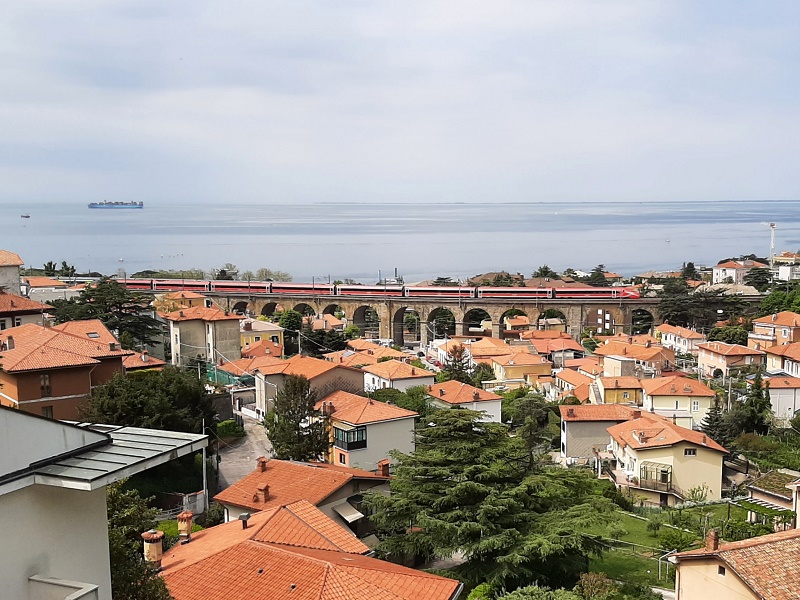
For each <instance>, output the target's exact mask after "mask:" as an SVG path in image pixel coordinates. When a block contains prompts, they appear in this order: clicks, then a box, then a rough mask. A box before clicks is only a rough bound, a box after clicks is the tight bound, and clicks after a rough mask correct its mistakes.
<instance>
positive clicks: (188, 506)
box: [156, 490, 206, 521]
mask: <svg viewBox="0 0 800 600" xmlns="http://www.w3.org/2000/svg"><path fill="white" fill-rule="evenodd" d="M175 496H179V497H180V500H179V502H180V504H178V505H177V506H173V507H172V508H168V509H166V510H162V511H161V512H159V513H158V514H157V515H156V519H157V520H159V521H167V520H171V519H174V518H175V517H177V516H178V515H179V514H180V513H182V512H183V511H185V510H188V511H191V512H193V513H194V514H196V515H198V514H200V513H202V512H205V510H206V504H205V503H206V493H205V492H204V491H202V490H201V491H199V492H194V493H191V494H175Z"/></svg>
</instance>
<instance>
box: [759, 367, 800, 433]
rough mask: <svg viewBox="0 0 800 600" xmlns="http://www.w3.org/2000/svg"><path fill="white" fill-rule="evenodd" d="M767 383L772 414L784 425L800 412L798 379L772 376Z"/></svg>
mask: <svg viewBox="0 0 800 600" xmlns="http://www.w3.org/2000/svg"><path fill="white" fill-rule="evenodd" d="M767 381H768V382H769V401H770V404H771V405H772V414H774V415H775V419H776V420H778V421H780V422H781V423H783V424H784V425H786V424H787V423H788V421H789V420H790V419H792V418H793V417H794V416H795V413H797V411H798V410H800V378H798V377H780V376H778V375H772V376H771V377H770V378H769V379H767V380H765V382H767Z"/></svg>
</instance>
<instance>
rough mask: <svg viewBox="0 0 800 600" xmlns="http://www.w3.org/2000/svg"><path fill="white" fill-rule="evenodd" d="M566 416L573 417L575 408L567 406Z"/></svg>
mask: <svg viewBox="0 0 800 600" xmlns="http://www.w3.org/2000/svg"><path fill="white" fill-rule="evenodd" d="M567 416H568V417H574V416H575V409H574V408H568V409H567Z"/></svg>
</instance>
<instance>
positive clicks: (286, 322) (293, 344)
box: [278, 310, 303, 356]
mask: <svg viewBox="0 0 800 600" xmlns="http://www.w3.org/2000/svg"><path fill="white" fill-rule="evenodd" d="M278 325H280V326H281V327H283V328H284V329H285V330H286V331H284V335H283V338H284V344H285V349H284V352H285V353H286V355H287V356H291V355H292V354H297V352H298V351H299V346H298V343H297V340H298V337H299V334H300V330H301V329H303V315H301V314H300V313H299V312H297V311H296V310H285V311H283V313H282V314H281V318H280V320H279V321H278Z"/></svg>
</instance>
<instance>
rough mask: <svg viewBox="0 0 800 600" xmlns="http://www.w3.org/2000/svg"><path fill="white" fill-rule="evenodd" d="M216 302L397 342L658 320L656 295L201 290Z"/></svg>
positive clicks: (604, 328) (613, 327)
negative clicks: (337, 320) (513, 320)
mask: <svg viewBox="0 0 800 600" xmlns="http://www.w3.org/2000/svg"><path fill="white" fill-rule="evenodd" d="M205 295H207V296H209V297H212V298H214V299H215V301H216V302H217V304H219V305H220V306H222V307H225V308H227V309H228V310H231V311H236V312H241V313H247V314H252V315H255V316H259V315H265V316H271V315H272V314H274V313H275V312H280V311H282V310H290V309H291V310H296V311H298V312H300V313H302V314H306V315H310V314H337V313H338V314H344V316H345V317H346V318H347V321H348V323H353V324H355V325H356V326H357V327H359V329H361V331H362V332H364V333H366V334H368V335H372V336H377V337H380V338H384V339H389V338H391V339H393V340H394V341H395V343H397V344H398V345H403V344H404V343H405V344H408V343H412V342H421V343H423V344H425V343H427V342H428V341H429V339H431V337H439V336H441V335H442V334H443V333H445V332H446V333H447V334H448V335H468V334H469V333H470V332H474V331H476V330H481V329H483V328H486V329H488V322H491V332H492V336H494V337H500V335H501V330H502V328H503V319H504V317H506V316H509V315H517V314H524V315H525V316H527V317H528V318H529V319H530V320H531V323H532V324H535V323H536V321H537V319H539V318H541V317H543V316H544V317H547V316H551V315H556V316H558V317H559V318H563V319H564V320H565V322H566V325H567V332H568V333H570V334H571V335H572V336H573V337H576V338H577V337H578V336H579V334H580V332H581V331H583V329H584V328H587V327H588V328H591V329H594V330H601V332H602V333H603V334H612V333H618V332H624V333H630V332H631V331H632V328H633V327H634V325H635V324H636V325H643V326H644V327H645V329H646V328H647V325H648V324H652V323H660V322H661V319H660V318H659V314H658V310H657V306H658V302H659V300H658V298H638V299H628V298H624V299H620V298H588V299H584V298H580V299H573V298H552V299H545V298H535V299H534V298H529V299H528V298H525V299H518V298H514V299H505V298H443V297H432V298H429V297H424V298H421V297H410V298H408V297H374V296H352V295H346V296H335V295H314V294H297V293H292V294H279V293H278V294H275V293H272V294H247V293H230V292H228V293H216V292H205Z"/></svg>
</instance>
